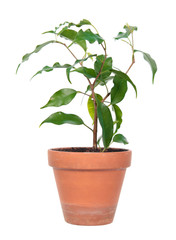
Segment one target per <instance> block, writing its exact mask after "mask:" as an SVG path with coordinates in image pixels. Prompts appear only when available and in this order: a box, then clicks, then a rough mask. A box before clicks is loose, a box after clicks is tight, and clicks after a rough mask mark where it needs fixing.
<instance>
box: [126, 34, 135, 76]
mask: <svg viewBox="0 0 176 240" xmlns="http://www.w3.org/2000/svg"><path fill="white" fill-rule="evenodd" d="M131 39H132V43H131V49H132V63H131V65H130V66H129V68H128V69H127V71H126V74H127V73H128V72H129V70H130V69H131V67H132V66H133V64H134V63H135V58H134V39H133V32H132V33H131Z"/></svg>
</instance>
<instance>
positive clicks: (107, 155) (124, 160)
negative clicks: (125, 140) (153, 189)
mask: <svg viewBox="0 0 176 240" xmlns="http://www.w3.org/2000/svg"><path fill="white" fill-rule="evenodd" d="M82 150H84V149H82ZM116 150H117V149H116ZM118 150H119V151H118V152H103V153H102V152H101V153H100V152H68V149H51V150H48V160H49V165H50V166H52V167H53V170H54V175H55V179H56V184H57V188H58V192H59V196H60V201H61V205H62V209H63V214H64V218H65V221H66V222H68V223H71V224H77V225H104V224H109V223H111V222H112V221H113V218H114V214H115V210H116V206H117V203H118V199H119V195H120V191H121V187H122V183H123V179H124V176H125V172H126V168H127V167H129V166H130V163H131V151H129V150H123V149H118Z"/></svg>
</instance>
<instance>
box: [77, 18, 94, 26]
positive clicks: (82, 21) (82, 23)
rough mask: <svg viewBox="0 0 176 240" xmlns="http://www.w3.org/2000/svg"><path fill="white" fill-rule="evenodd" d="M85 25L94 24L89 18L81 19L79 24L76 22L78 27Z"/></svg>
mask: <svg viewBox="0 0 176 240" xmlns="http://www.w3.org/2000/svg"><path fill="white" fill-rule="evenodd" d="M83 25H92V24H91V22H90V21H89V20H87V19H83V20H81V21H80V22H79V23H78V24H75V25H74V26H76V27H82V26H83Z"/></svg>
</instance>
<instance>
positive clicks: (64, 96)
mask: <svg viewBox="0 0 176 240" xmlns="http://www.w3.org/2000/svg"><path fill="white" fill-rule="evenodd" d="M76 94H77V91H75V90H74V89H71V88H63V89H60V90H59V91H57V92H55V93H54V94H53V95H52V96H51V97H50V99H49V101H48V102H47V104H45V105H44V106H43V107H41V109H42V108H46V107H60V106H62V105H67V104H69V103H70V102H71V101H72V100H73V99H74V97H75V96H76Z"/></svg>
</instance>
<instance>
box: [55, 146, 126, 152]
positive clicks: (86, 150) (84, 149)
mask: <svg viewBox="0 0 176 240" xmlns="http://www.w3.org/2000/svg"><path fill="white" fill-rule="evenodd" d="M52 150H54V151H61V152H102V151H100V149H94V148H88V147H70V148H55V149H52ZM102 150H103V148H102ZM125 151H128V149H122V148H108V149H106V150H105V151H104V152H125Z"/></svg>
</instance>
